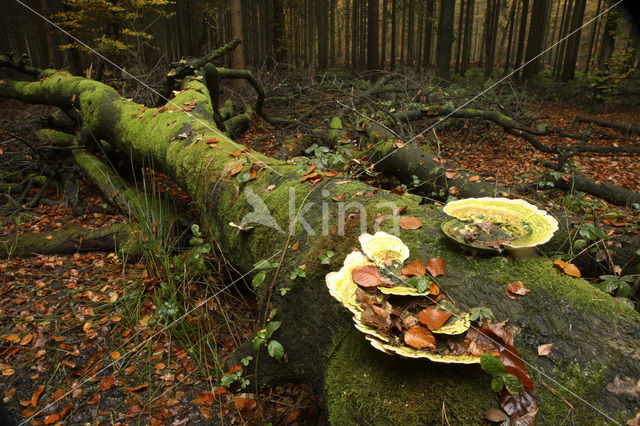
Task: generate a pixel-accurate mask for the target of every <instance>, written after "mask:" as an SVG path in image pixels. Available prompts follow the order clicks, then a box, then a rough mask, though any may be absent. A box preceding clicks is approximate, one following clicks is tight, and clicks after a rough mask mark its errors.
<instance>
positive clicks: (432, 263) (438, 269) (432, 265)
mask: <svg viewBox="0 0 640 426" xmlns="http://www.w3.org/2000/svg"><path fill="white" fill-rule="evenodd" d="M427 271H429V273H430V274H431V276H433V277H437V276H440V275H444V274H445V268H444V259H443V258H441V257H434V258H433V259H429V260H428V261H427Z"/></svg>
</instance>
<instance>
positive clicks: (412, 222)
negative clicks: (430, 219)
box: [400, 216, 422, 230]
mask: <svg viewBox="0 0 640 426" xmlns="http://www.w3.org/2000/svg"><path fill="white" fill-rule="evenodd" d="M421 226H422V222H420V220H418V218H417V217H413V216H402V217H401V218H400V228H402V229H407V230H412V229H418V228H420V227H421Z"/></svg>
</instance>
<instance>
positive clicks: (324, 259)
mask: <svg viewBox="0 0 640 426" xmlns="http://www.w3.org/2000/svg"><path fill="white" fill-rule="evenodd" d="M334 255H335V253H334V252H332V251H331V250H328V251H327V252H326V253H323V254H320V256H318V258H319V259H320V264H321V265H328V264H330V263H331V258H332V257H333V256H334Z"/></svg>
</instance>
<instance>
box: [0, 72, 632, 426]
mask: <svg viewBox="0 0 640 426" xmlns="http://www.w3.org/2000/svg"><path fill="white" fill-rule="evenodd" d="M46 75H47V76H48V77H49V78H46V79H41V80H38V81H36V82H31V83H29V82H15V81H6V82H5V84H2V85H0V96H4V97H11V98H15V99H19V100H22V101H26V102H32V103H44V104H52V105H58V106H61V107H63V108H67V109H68V108H72V107H75V108H77V109H78V110H80V111H82V114H83V118H84V125H85V126H86V127H87V128H89V129H90V130H91V131H92V132H93V133H94V134H95V135H96V136H97V137H99V138H101V139H104V140H106V141H108V142H110V143H111V144H113V145H114V147H115V148H116V149H118V150H120V151H121V152H125V153H128V154H129V155H131V158H132V160H133V161H135V162H139V163H141V164H146V165H148V164H153V165H154V167H155V168H156V169H158V170H160V171H163V172H164V173H166V174H167V175H168V176H169V177H170V178H171V179H172V180H173V181H175V182H176V183H177V184H178V185H180V186H181V187H182V188H183V189H184V190H185V191H186V192H187V193H188V194H189V195H190V196H191V198H192V201H193V203H194V206H195V207H196V208H197V209H198V212H199V214H200V219H201V224H202V228H204V229H205V230H206V232H208V233H209V234H210V235H211V237H212V238H215V240H216V241H217V243H218V245H219V247H220V248H221V249H222V251H223V253H224V255H225V257H226V258H228V259H233V262H234V264H235V266H236V267H237V268H238V270H240V271H250V270H251V269H252V266H253V265H254V263H255V262H257V261H259V260H262V259H265V258H269V257H270V256H271V260H272V261H280V265H281V266H280V267H279V268H280V269H279V271H280V272H279V274H278V276H277V277H276V278H275V279H274V280H273V284H272V285H270V284H265V285H264V286H263V287H262V288H259V289H258V293H259V300H260V301H261V306H262V309H263V312H270V311H271V309H272V308H274V309H276V310H277V314H276V317H275V319H276V320H279V321H282V326H281V327H280V329H279V330H278V331H277V332H276V333H275V334H274V336H273V337H274V338H275V339H277V340H278V341H279V342H281V343H282V344H283V345H284V348H285V351H286V355H287V361H286V362H282V363H278V362H276V361H275V360H273V359H272V358H270V357H269V356H268V355H267V354H266V351H265V350H261V352H260V355H259V357H258V355H256V354H255V353H254V360H255V359H257V358H259V362H258V365H257V370H254V365H253V364H252V365H250V366H249V367H248V368H247V370H246V371H248V372H252V371H258V373H259V375H258V377H257V378H256V377H249V378H250V379H251V380H252V381H253V380H256V379H257V380H259V381H260V382H261V383H264V382H272V383H273V382H278V381H281V380H288V379H292V378H295V379H298V380H306V381H308V382H310V383H312V384H314V385H315V386H316V388H317V389H319V390H322V391H323V393H324V395H325V397H326V398H325V402H326V409H327V410H326V414H327V416H328V420H329V421H330V422H333V423H334V424H345V423H346V424H349V423H377V424H428V423H430V422H432V421H433V419H435V418H440V416H441V415H442V412H443V406H444V407H446V414H447V418H448V420H449V421H450V422H451V424H482V423H484V422H485V420H484V413H485V411H486V410H487V409H489V408H492V407H494V406H496V405H497V403H498V402H497V396H496V395H495V394H494V393H493V392H492V391H491V390H490V381H491V379H490V377H489V376H488V375H485V374H482V373H481V372H480V370H479V369H478V368H477V367H473V366H466V367H465V366H443V365H441V364H438V365H435V364H432V363H429V362H427V361H418V360H405V359H401V358H399V357H395V356H388V355H385V354H382V353H381V352H378V351H376V350H374V349H372V348H371V347H370V346H369V344H368V343H367V342H366V341H365V339H364V336H363V335H362V334H361V333H360V332H358V331H357V330H355V329H354V327H353V325H352V322H351V319H350V317H351V315H350V314H349V313H348V311H346V310H345V309H344V308H343V307H342V306H341V305H339V304H338V303H337V302H336V301H335V300H334V299H332V298H331V296H330V295H329V293H328V291H327V289H326V286H325V281H324V277H325V275H326V273H327V272H329V271H331V270H337V269H338V268H339V267H340V264H341V263H342V260H343V259H344V257H345V255H346V254H348V253H349V252H350V251H351V249H352V248H353V247H357V245H358V243H357V236H358V235H359V234H360V232H361V231H360V230H359V229H358V226H357V225H358V224H359V222H360V220H361V219H363V218H364V219H365V221H364V223H365V224H366V225H367V228H368V230H369V231H373V225H372V223H373V220H374V218H375V217H376V215H377V213H384V214H389V213H391V208H390V206H391V204H393V205H396V206H397V207H401V206H405V205H406V206H407V214H410V215H412V216H415V217H417V218H418V219H419V220H420V221H421V222H422V224H423V226H422V227H421V228H420V229H419V230H413V231H400V234H399V237H400V238H402V239H403V241H405V243H406V244H407V245H408V246H409V248H410V250H411V255H412V257H414V258H421V259H430V258H432V257H442V258H443V259H444V260H445V263H446V265H447V274H446V275H445V276H443V277H440V279H439V283H440V285H441V287H442V288H443V289H444V290H445V291H447V293H448V295H449V296H450V298H451V299H452V300H455V302H456V304H458V305H459V306H461V307H463V308H471V307H474V306H486V307H489V308H491V309H492V310H493V312H494V313H495V314H496V316H497V317H498V319H499V320H506V319H509V324H510V325H513V326H516V327H517V328H518V329H519V333H518V335H517V336H516V342H515V345H516V347H517V348H518V349H519V350H520V352H522V354H523V356H524V358H525V359H526V361H527V362H528V363H530V365H529V371H530V372H531V374H532V376H533V377H534V380H535V381H536V384H538V385H540V386H538V387H537V390H536V393H537V395H538V396H539V397H540V401H541V403H540V412H539V413H538V419H539V421H540V423H541V424H556V423H559V422H561V421H562V419H564V418H565V416H566V415H567V414H570V415H571V416H572V419H573V420H574V421H575V422H576V423H578V424H589V423H592V422H593V419H594V416H599V414H596V413H595V412H594V411H593V409H592V408H591V407H589V406H587V405H585V404H584V403H583V402H581V401H580V400H578V399H576V398H575V397H574V396H571V394H568V393H567V392H566V390H565V388H568V389H569V390H570V391H571V392H572V394H574V395H577V396H579V398H581V399H582V400H584V401H586V402H587V403H589V404H591V405H593V406H595V407H597V408H598V410H601V411H602V412H603V413H605V414H606V415H608V416H611V417H616V418H618V419H626V418H628V417H630V413H635V410H636V409H637V401H635V400H634V398H630V397H620V398H618V397H616V395H615V394H614V393H612V392H614V391H617V389H615V388H612V387H610V386H608V385H609V384H611V383H612V382H613V380H614V379H615V378H616V377H620V378H625V377H631V378H633V379H634V380H636V381H637V380H638V378H639V377H640V362H639V361H640V355H639V354H638V351H637V348H638V346H639V345H640V338H639V337H638V336H640V315H639V314H638V313H637V312H635V311H634V310H633V309H631V308H629V307H627V306H626V305H624V304H623V303H621V302H620V301H617V300H616V299H614V298H611V297H609V296H608V295H606V294H604V293H602V292H600V291H599V290H597V289H595V288H594V287H592V286H591V285H590V284H589V283H587V282H586V281H583V280H581V279H575V278H571V277H569V276H567V275H563V274H561V273H560V272H558V271H557V270H556V269H555V268H554V267H553V266H552V263H551V261H550V260H549V259H547V258H541V257H537V256H531V257H527V258H522V259H514V258H508V257H501V256H495V257H478V258H470V257H467V256H465V255H463V254H462V253H461V252H460V250H459V249H458V248H457V247H455V246H452V245H451V244H449V243H448V242H447V241H445V240H444V239H443V238H442V235H441V231H440V228H439V226H440V223H441V222H442V220H443V219H444V215H443V214H442V213H440V212H439V211H438V209H436V208H434V207H433V206H428V207H424V206H420V205H418V204H417V203H416V202H415V201H414V199H413V197H410V196H403V197H399V196H397V195H394V194H391V193H388V192H386V191H379V192H377V193H375V194H374V193H372V194H369V195H358V194H367V193H368V192H373V188H371V187H369V186H367V185H365V184H364V183H360V182H355V181H347V182H346V183H345V182H344V180H345V179H344V177H340V176H337V177H335V178H331V179H325V180H324V181H323V182H321V183H320V184H318V185H317V186H314V185H312V184H310V183H309V182H301V177H302V172H298V168H299V167H298V166H297V165H296V164H292V163H286V162H281V161H278V160H274V159H272V158H267V157H265V156H262V155H261V154H259V153H255V152H240V155H237V156H234V155H230V153H237V152H238V151H242V146H239V145H238V144H236V143H234V142H232V141H231V140H229V139H228V138H227V137H226V136H225V135H224V134H223V133H222V132H221V131H219V130H218V129H216V127H215V126H214V125H213V122H212V121H210V119H209V117H210V115H209V114H210V108H207V107H206V105H207V102H208V101H209V94H208V93H207V89H206V87H205V86H204V85H203V84H202V83H200V82H198V81H191V80H188V81H186V82H185V84H184V87H185V89H186V88H187V87H190V88H189V89H186V90H184V91H182V92H180V93H179V94H178V95H177V96H176V98H175V99H173V102H174V103H175V104H176V105H184V102H188V101H195V103H196V106H195V107H194V108H193V110H192V111H191V112H190V114H189V115H187V114H182V113H180V111H174V112H173V113H171V114H170V113H169V112H168V111H164V112H159V111H158V110H154V109H146V108H145V107H144V106H142V105H138V104H136V103H134V102H129V101H127V100H125V99H123V98H121V97H120V96H119V95H118V94H117V92H116V91H115V90H113V89H111V88H109V87H107V86H106V85H103V84H101V83H98V82H94V81H87V80H85V79H82V78H77V77H72V76H70V75H69V74H66V73H63V72H46ZM134 114H135V116H136V118H132V116H133V115H134ZM211 138H216V139H218V143H217V144H216V145H218V146H220V149H217V148H214V147H211V146H210V145H208V144H207V143H206V142H205V141H207V140H209V139H211ZM388 144H393V141H391V140H390V141H388ZM150 160H151V161H150ZM255 161H261V162H262V163H263V164H264V165H267V166H268V168H264V169H263V168H261V167H260V163H258V168H259V169H260V171H259V172H258V176H257V178H256V179H254V180H250V181H248V182H245V183H239V182H238V181H237V180H236V179H235V178H233V176H231V174H230V171H231V170H232V169H233V168H234V167H237V165H239V164H245V167H246V168H248V167H250V164H251V163H253V162H255ZM414 161H418V159H414ZM271 185H273V186H271ZM268 188H269V189H268ZM247 189H251V190H252V191H253V192H254V193H256V194H260V197H261V198H262V200H263V201H264V203H265V205H266V206H268V208H269V209H270V210H271V214H272V216H273V219H274V221H275V222H276V223H278V224H280V226H281V227H282V228H284V229H287V228H288V226H287V223H288V218H289V206H288V205H287V204H288V203H287V201H288V200H290V198H291V200H290V201H291V202H293V201H295V207H293V209H292V210H293V211H294V212H295V211H299V215H298V216H297V218H298V220H295V221H294V222H293V223H294V226H293V227H291V232H295V234H296V235H288V234H287V233H284V232H282V233H281V232H278V231H276V230H274V229H273V228H272V227H268V226H265V225H261V224H254V225H255V227H254V228H253V229H251V230H247V231H240V230H238V229H236V228H231V227H229V225H228V223H229V222H232V221H233V222H236V223H241V222H242V219H243V218H244V217H246V216H245V215H246V214H247V213H251V212H254V209H253V207H252V206H251V205H250V202H249V200H248V199H247V197H246V194H247V192H245V190H247ZM292 189H293V190H294V191H291V190H292ZM361 191H364V192H361ZM343 193H344V194H346V197H347V199H350V197H354V199H353V201H355V200H358V201H360V202H361V203H362V205H363V209H362V210H361V211H360V213H359V214H355V215H346V214H343V216H345V221H346V223H345V226H344V228H341V227H340V225H339V218H340V213H339V212H336V209H337V206H336V203H335V202H332V201H330V200H329V198H331V197H335V196H338V195H340V194H343ZM290 194H291V196H290ZM383 202H387V203H391V204H385V205H383V204H380V203H383ZM323 205H324V206H326V209H327V210H328V211H326V213H323V207H322V206H323ZM314 206H315V207H316V208H315V209H314V208H313V207H314ZM301 207H302V210H299V209H300V208H301ZM343 213H344V210H343ZM365 215H366V217H365ZM300 219H305V221H304V222H302V221H301V220H300ZM306 224H308V230H307V232H305V233H303V232H302V231H303V228H304V227H305V225H306ZM323 228H324V229H325V230H326V232H324V233H323V232H322V230H323ZM390 228H391V223H390V221H386V223H385V222H383V224H382V229H384V230H387V231H390V230H391V229H390ZM311 231H313V233H312V232H311ZM341 231H343V232H341ZM303 235H304V236H303ZM296 240H297V241H299V242H300V244H299V248H298V250H295V251H287V250H286V247H287V244H288V243H293V242H294V241H296ZM327 250H332V251H334V252H335V256H334V259H335V260H334V261H333V262H332V263H331V264H330V265H327V266H325V265H322V264H320V262H319V260H318V255H320V254H323V253H325V252H326V251H327ZM271 254H275V256H272V255H271ZM302 264H305V265H306V277H305V278H304V279H303V278H298V279H296V280H290V279H289V278H288V277H289V273H290V272H292V271H293V270H295V269H296V268H297V267H298V266H299V265H302ZM271 277H272V276H271ZM516 280H521V281H523V282H526V285H527V287H528V288H529V289H531V290H532V293H531V294H529V295H528V296H525V297H523V298H520V299H518V300H517V301H513V300H510V299H508V298H507V297H505V295H504V288H505V286H506V284H507V283H509V282H512V281H516ZM266 282H270V279H268V280H267V281H266ZM283 288H289V289H290V290H289V291H288V292H287V293H286V295H285V296H281V295H280V292H279V291H278V290H280V289H283ZM271 291H272V292H273V294H272V295H271V296H269V294H270V292H271ZM549 342H553V343H554V347H553V351H552V356H550V357H537V356H536V353H537V352H536V349H537V346H538V345H539V344H541V343H549ZM250 346H251V343H250V342H247V343H246V344H245V345H243V346H242V348H241V349H240V350H239V351H238V352H237V353H236V354H235V355H234V357H232V358H233V360H235V359H238V357H241V356H243V355H244V354H247V353H252V350H251V349H250ZM594 354H597V356H595V355H594ZM233 360H232V361H233ZM254 362H255V361H254ZM543 382H544V383H548V384H549V387H548V388H547V387H545V386H541V385H542V383H543ZM550 388H553V391H551V390H549V389H550ZM610 389H612V390H610ZM554 392H557V393H560V394H561V395H563V398H567V399H568V400H570V401H571V402H572V405H573V407H575V408H571V407H569V406H567V405H566V404H565V403H564V402H561V401H560V400H559V399H558V397H557V396H556V394H555V393H554ZM417 402H419V403H417ZM597 418H598V419H599V418H600V417H597ZM603 420H604V418H603Z"/></svg>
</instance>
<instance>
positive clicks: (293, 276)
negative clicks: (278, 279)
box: [289, 266, 307, 281]
mask: <svg viewBox="0 0 640 426" xmlns="http://www.w3.org/2000/svg"><path fill="white" fill-rule="evenodd" d="M306 276H307V271H305V270H304V269H303V268H301V267H299V266H298V267H297V268H296V269H294V270H293V271H291V274H290V275H289V278H290V279H291V281H293V280H295V279H296V278H298V277H301V278H304V277H306Z"/></svg>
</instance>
